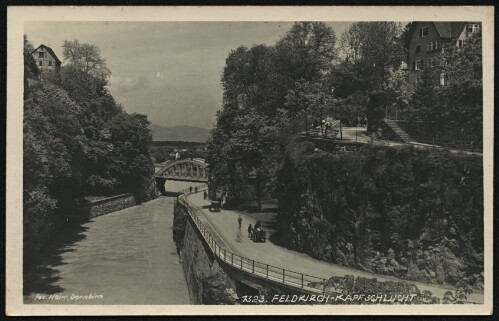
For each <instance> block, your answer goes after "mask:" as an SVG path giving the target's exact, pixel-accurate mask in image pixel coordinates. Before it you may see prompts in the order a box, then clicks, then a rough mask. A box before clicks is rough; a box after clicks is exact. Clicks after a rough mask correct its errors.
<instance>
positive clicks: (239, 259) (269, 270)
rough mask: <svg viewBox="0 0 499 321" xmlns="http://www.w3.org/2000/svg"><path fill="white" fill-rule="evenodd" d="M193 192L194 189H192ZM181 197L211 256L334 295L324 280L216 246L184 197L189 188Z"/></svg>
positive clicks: (193, 208)
mask: <svg viewBox="0 0 499 321" xmlns="http://www.w3.org/2000/svg"><path fill="white" fill-rule="evenodd" d="M206 186H207V184H202V185H198V186H197V188H198V192H199V191H200V190H203V189H204V188H206ZM193 190H194V189H193ZM181 193H182V195H180V196H179V197H178V203H180V204H181V205H182V206H184V207H185V209H186V210H187V212H188V213H189V216H190V217H191V219H192V221H193V222H194V224H195V225H196V227H197V229H198V231H199V232H200V233H201V235H202V236H203V238H204V240H205V242H206V244H207V245H208V247H209V248H210V250H211V252H212V253H213V255H214V256H215V257H216V258H217V259H218V260H220V261H222V262H224V263H225V264H227V265H229V266H231V267H232V268H235V269H238V270H240V271H244V272H246V273H250V274H253V275H257V276H260V277H262V278H265V279H268V280H271V281H274V282H277V283H281V284H286V285H289V286H293V287H296V288H301V289H307V290H309V291H313V292H318V293H331V294H332V293H336V292H334V291H328V290H327V289H326V279H325V278H320V277H316V276H312V275H308V274H304V273H299V272H295V271H292V270H287V269H284V268H281V267H278V266H274V265H270V264H267V263H263V262H259V261H255V260H253V259H250V258H247V257H244V256H241V255H238V254H236V253H234V252H232V251H230V250H229V249H227V248H226V247H224V246H221V245H220V244H218V242H217V241H216V240H215V238H214V237H212V236H211V234H210V232H209V231H208V229H207V228H206V226H205V224H204V223H203V222H202V221H201V220H200V218H199V217H203V214H202V213H201V212H200V211H201V210H200V209H199V208H197V207H196V206H194V205H192V204H190V203H189V202H188V201H187V200H186V199H185V197H186V196H187V195H189V194H192V193H191V192H190V190H189V188H186V189H184V190H182V191H181Z"/></svg>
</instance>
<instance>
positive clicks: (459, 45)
mask: <svg viewBox="0 0 499 321" xmlns="http://www.w3.org/2000/svg"><path fill="white" fill-rule="evenodd" d="M456 46H457V47H458V48H463V47H464V40H458V41H457V44H456Z"/></svg>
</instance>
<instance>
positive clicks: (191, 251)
mask: <svg viewBox="0 0 499 321" xmlns="http://www.w3.org/2000/svg"><path fill="white" fill-rule="evenodd" d="M173 239H174V241H175V242H176V244H177V252H178V253H179V255H180V258H181V260H182V266H183V268H184V274H185V278H186V281H187V285H188V287H189V295H190V298H191V302H192V303H193V304H236V303H237V301H238V297H237V295H236V294H235V292H234V291H233V289H232V287H231V286H230V283H229V277H228V276H227V274H226V273H225V272H224V271H223V270H222V268H221V267H220V266H219V264H218V263H217V261H216V259H215V258H214V257H213V256H212V255H211V252H210V250H209V249H208V248H207V247H206V245H205V244H204V243H203V240H202V237H201V236H200V235H199V234H198V232H197V231H196V228H195V227H194V226H193V224H192V223H191V221H190V220H189V219H188V214H187V212H186V210H185V209H184V208H183V207H182V206H181V205H179V204H176V205H175V210H174V226H173Z"/></svg>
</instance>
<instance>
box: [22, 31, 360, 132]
mask: <svg viewBox="0 0 499 321" xmlns="http://www.w3.org/2000/svg"><path fill="white" fill-rule="evenodd" d="M292 24H293V23H292V22H28V23H26V24H25V34H26V35H27V36H28V40H29V41H30V42H31V43H32V44H33V45H34V46H35V48H36V47H38V46H39V45H41V44H44V45H46V46H49V47H51V48H52V49H53V50H54V52H55V53H56V54H57V56H58V58H59V59H60V60H62V61H64V59H63V58H64V57H63V55H62V43H63V41H64V40H74V39H78V41H79V42H80V43H90V44H95V45H97V46H98V47H99V49H100V51H101V56H102V57H103V58H104V59H105V60H106V63H107V65H108V67H109V68H110V69H111V72H112V75H111V78H110V80H109V83H110V84H109V86H108V88H109V90H110V92H111V94H112V95H113V97H114V98H115V99H116V101H117V102H118V103H120V104H122V105H123V107H124V109H125V110H126V111H127V112H135V113H141V114H146V115H147V116H148V119H149V121H151V122H152V123H153V124H156V125H164V126H175V125H188V126H196V127H202V128H212V127H213V126H214V124H215V113H216V111H217V110H218V109H220V108H221V102H222V88H221V85H220V75H221V73H222V69H223V67H224V64H225V58H226V57H227V55H228V53H229V52H230V50H231V49H236V48H237V47H239V46H241V45H245V46H247V47H250V46H252V45H254V44H267V45H273V44H275V42H276V41H277V40H278V39H280V38H281V37H282V36H283V35H284V34H285V33H286V32H287V31H288V30H289V29H290V28H291V26H292ZM328 24H329V25H331V27H332V28H333V29H334V30H335V32H336V36H337V38H338V39H339V37H340V36H341V34H342V33H343V31H345V30H346V29H347V28H348V27H349V26H350V25H351V24H352V23H350V22H330V23H328Z"/></svg>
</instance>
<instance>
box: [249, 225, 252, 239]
mask: <svg viewBox="0 0 499 321" xmlns="http://www.w3.org/2000/svg"><path fill="white" fill-rule="evenodd" d="M252 232H253V227H252V226H251V223H250V225H249V226H248V237H249V238H251V233H252Z"/></svg>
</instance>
